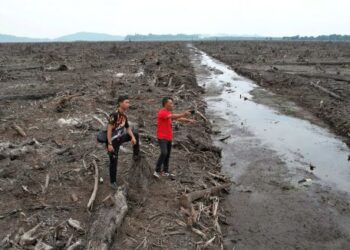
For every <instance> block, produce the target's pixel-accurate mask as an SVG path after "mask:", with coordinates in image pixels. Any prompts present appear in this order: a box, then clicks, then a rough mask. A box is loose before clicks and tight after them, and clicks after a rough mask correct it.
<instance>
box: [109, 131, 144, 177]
mask: <svg viewBox="0 0 350 250" xmlns="http://www.w3.org/2000/svg"><path fill="white" fill-rule="evenodd" d="M133 133H134V136H135V139H136V144H135V145H134V146H133V151H134V152H133V153H134V156H137V155H139V152H140V142H139V134H138V133H137V132H133ZM129 141H131V137H130V135H129V134H124V135H122V136H121V137H120V138H119V139H114V140H113V141H112V145H113V148H114V152H108V155H109V177H110V180H111V183H113V182H116V181H117V167H118V154H119V148H120V146H121V145H122V144H123V143H124V142H129Z"/></svg>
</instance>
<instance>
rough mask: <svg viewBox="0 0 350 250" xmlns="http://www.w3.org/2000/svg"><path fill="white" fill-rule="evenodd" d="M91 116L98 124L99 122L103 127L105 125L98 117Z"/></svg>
mask: <svg viewBox="0 0 350 250" xmlns="http://www.w3.org/2000/svg"><path fill="white" fill-rule="evenodd" d="M92 118H94V119H95V120H96V121H97V122H98V123H99V124H101V126H102V127H103V128H105V127H106V124H105V123H104V122H103V121H102V120H101V119H100V118H98V117H97V116H96V115H93V116H92Z"/></svg>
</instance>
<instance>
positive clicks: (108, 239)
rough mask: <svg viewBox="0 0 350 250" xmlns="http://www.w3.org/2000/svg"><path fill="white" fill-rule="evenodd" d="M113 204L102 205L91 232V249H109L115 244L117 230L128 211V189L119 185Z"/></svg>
mask: <svg viewBox="0 0 350 250" xmlns="http://www.w3.org/2000/svg"><path fill="white" fill-rule="evenodd" d="M112 199H113V204H114V205H113V206H111V207H106V206H102V207H101V208H100V209H99V211H98V212H97V215H96V216H97V218H96V220H95V221H94V222H93V224H92V226H91V229H90V232H89V239H90V241H89V243H88V249H89V250H107V249H109V248H110V246H111V245H112V244H113V241H114V236H115V234H116V231H117V230H118V228H119V227H120V226H121V224H122V222H123V219H124V217H125V215H126V213H127V211H128V204H127V201H126V191H125V189H124V188H122V187H119V188H118V190H117V192H116V193H115V194H114V195H113V197H112Z"/></svg>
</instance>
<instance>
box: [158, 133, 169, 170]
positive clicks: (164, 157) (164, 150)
mask: <svg viewBox="0 0 350 250" xmlns="http://www.w3.org/2000/svg"><path fill="white" fill-rule="evenodd" d="M158 142H159V147H160V156H159V159H158V161H157V167H156V172H158V173H159V172H160V171H161V170H162V165H163V171H164V172H166V173H167V172H169V159H170V153H171V141H168V140H163V139H161V140H158Z"/></svg>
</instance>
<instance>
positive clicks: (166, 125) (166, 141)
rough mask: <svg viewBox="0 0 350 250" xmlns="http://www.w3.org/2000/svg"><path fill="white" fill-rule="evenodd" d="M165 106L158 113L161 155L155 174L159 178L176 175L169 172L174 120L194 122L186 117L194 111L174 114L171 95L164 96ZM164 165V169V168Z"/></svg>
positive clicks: (163, 102)
mask: <svg viewBox="0 0 350 250" xmlns="http://www.w3.org/2000/svg"><path fill="white" fill-rule="evenodd" d="M162 105H163V108H162V109H161V110H159V112H158V115H157V139H158V142H159V147H160V156H159V159H158V161H157V165H156V170H155V172H154V174H153V175H154V176H155V177H156V178H159V177H160V175H162V176H174V175H173V174H170V173H169V159H170V153H171V144H172V140H173V123H172V121H173V120H177V121H180V122H190V123H194V122H195V121H194V120H192V119H187V118H185V117H187V116H189V115H191V114H193V113H194V111H186V112H183V113H180V114H173V113H172V110H173V106H174V103H173V99H172V98H171V97H164V98H163V100H162ZM162 166H163V169H162Z"/></svg>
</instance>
